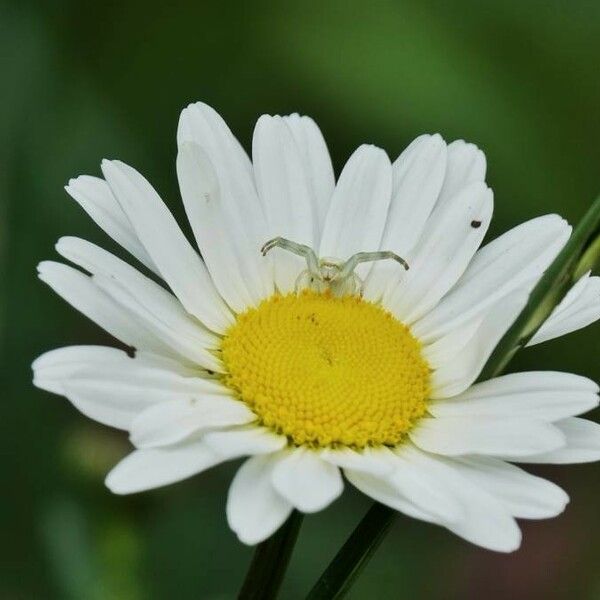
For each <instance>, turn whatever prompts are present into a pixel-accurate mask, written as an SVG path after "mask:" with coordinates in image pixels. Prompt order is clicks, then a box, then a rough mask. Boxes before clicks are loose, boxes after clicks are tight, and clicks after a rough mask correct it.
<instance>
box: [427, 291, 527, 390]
mask: <svg viewBox="0 0 600 600" xmlns="http://www.w3.org/2000/svg"><path fill="white" fill-rule="evenodd" d="M526 302H527V294H525V293H524V292H522V291H518V292H514V293H513V294H511V295H510V296H507V297H506V298H504V299H503V300H502V301H501V302H500V303H498V304H497V305H496V306H494V307H493V309H491V310H490V311H489V312H488V313H487V314H486V315H485V318H483V319H481V320H480V321H479V323H480V324H479V326H478V327H477V330H476V331H475V334H474V335H473V337H472V338H471V339H470V340H469V341H468V342H467V343H466V344H465V345H464V346H463V347H462V348H461V349H460V350H459V351H458V352H457V353H456V355H455V356H452V357H449V359H448V360H447V361H445V362H443V363H442V364H439V365H435V367H436V370H435V371H433V373H432V376H431V384H432V393H431V398H432V399H440V398H450V397H452V396H456V395H458V394H460V393H461V392H464V391H465V390H466V389H467V388H468V387H469V386H470V385H471V384H472V383H473V382H474V381H475V379H477V376H478V375H479V373H480V372H481V369H482V368H483V366H484V365H485V363H486V361H487V359H488V358H489V356H490V355H491V353H492V351H493V350H494V348H495V347H496V345H497V344H498V342H499V341H500V339H501V338H502V336H503V335H504V334H505V333H506V331H507V330H508V328H509V327H510V326H511V325H512V323H513V322H514V321H515V319H516V318H517V316H518V315H519V313H520V312H521V310H522V309H523V307H524V306H525V304H526ZM449 335H452V334H449Z"/></svg>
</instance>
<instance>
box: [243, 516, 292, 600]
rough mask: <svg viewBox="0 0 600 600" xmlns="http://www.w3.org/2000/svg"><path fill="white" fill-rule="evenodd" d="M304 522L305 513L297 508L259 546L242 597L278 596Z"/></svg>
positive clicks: (267, 598) (259, 599)
mask: <svg viewBox="0 0 600 600" xmlns="http://www.w3.org/2000/svg"><path fill="white" fill-rule="evenodd" d="M301 524H302V514H301V513H299V512H298V511H296V510H295V511H293V512H292V514H291V515H290V516H289V518H288V520H287V521H286V522H285V523H284V524H283V525H282V526H281V527H280V528H279V530H278V531H276V532H275V533H274V534H273V535H272V536H271V537H270V538H269V539H267V540H265V541H264V542H262V543H261V544H259V545H258V546H257V547H256V550H255V551H254V556H253V557H252V562H251V563H250V567H249V569H248V573H247V574H246V579H245V580H244V583H243V585H242V589H241V590H240V593H239V595H238V598H239V600H273V599H274V598H276V597H277V594H278V592H279V588H280V587H281V582H282V581H283V576H284V575H285V571H286V569H287V566H288V563H289V562H290V557H291V555H292V551H293V549H294V544H295V543H296V538H297V537H298V532H299V531H300V525H301Z"/></svg>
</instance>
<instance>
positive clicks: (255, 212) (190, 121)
mask: <svg viewBox="0 0 600 600" xmlns="http://www.w3.org/2000/svg"><path fill="white" fill-rule="evenodd" d="M185 142H193V143H194V144H197V145H198V146H200V148H202V150H203V151H204V152H205V153H206V155H207V156H208V159H209V160H210V163H211V165H212V166H213V168H214V170H215V172H216V175H217V180H218V183H219V199H220V202H221V207H222V213H223V227H225V228H224V229H222V230H221V229H220V230H219V231H218V232H217V233H216V235H218V236H220V239H221V240H225V239H226V240H231V243H232V244H235V248H236V252H237V253H238V254H239V256H240V257H243V261H244V263H243V265H244V268H245V269H247V270H248V272H249V273H252V274H254V275H253V277H254V276H255V275H257V276H258V277H257V279H253V280H252V286H257V288H256V289H259V290H260V296H261V297H265V296H268V295H270V294H271V293H272V292H273V276H272V266H271V261H270V260H265V259H264V258H263V257H262V256H261V254H260V248H261V246H262V245H263V244H264V243H265V242H266V241H267V239H268V233H267V221H266V218H265V215H264V211H263V207H262V205H261V203H260V200H259V198H258V194H257V193H256V188H255V186H254V179H253V173H252V164H251V163H250V159H249V158H248V155H247V154H246V152H245V151H244V149H243V148H242V146H241V145H240V143H239V142H238V141H237V139H236V138H235V136H234V135H233V134H232V133H231V130H230V129H229V127H227V124H226V123H225V121H223V119H222V118H221V117H220V116H219V115H218V113H217V112H216V111H215V110H213V109H212V108H211V107H210V106H208V105H207V104H204V103H203V102H196V103H195V104H190V105H189V106H188V107H187V108H186V109H185V110H183V112H182V113H181V117H180V119H179V126H178V129H177V143H178V145H179V146H180V147H181V145H182V144H184V143H185ZM220 245H221V244H220Z"/></svg>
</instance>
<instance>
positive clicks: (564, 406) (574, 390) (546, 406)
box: [427, 371, 598, 422]
mask: <svg viewBox="0 0 600 600" xmlns="http://www.w3.org/2000/svg"><path fill="white" fill-rule="evenodd" d="M596 406H598V386H597V385H596V383H594V382H593V381H591V380H590V379H587V378H586V377H581V376H579V375H572V374H571V373H559V372H553V371H537V372H529V373H511V374H510V375H503V376H501V377H496V378H494V379H490V380H488V381H484V382H482V383H476V384H475V385H473V386H471V387H470V388H469V389H468V390H466V391H465V392H463V393H462V394H459V395H458V396H454V397H452V398H449V399H446V400H440V401H438V402H432V403H431V404H429V406H428V407H427V409H428V411H429V412H430V413H431V414H432V415H433V416H435V417H453V416H456V417H460V416H472V417H478V416H481V417H501V418H503V417H520V418H523V419H537V420H542V421H548V422H553V421H558V420H560V419H564V418H566V417H571V416H573V415H577V414H581V413H584V412H587V411H588V410H591V409H592V408H594V407H596Z"/></svg>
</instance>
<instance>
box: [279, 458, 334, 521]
mask: <svg viewBox="0 0 600 600" xmlns="http://www.w3.org/2000/svg"><path fill="white" fill-rule="evenodd" d="M272 482H273V487H274V488H275V489H276V490H277V491H278V492H279V494H280V495H281V496H282V497H283V498H285V499H286V500H287V501H288V502H289V503H290V504H292V505H293V506H295V507H296V508H297V509H298V510H300V511H302V512H305V513H312V512H317V511H319V510H323V509H324V508H325V507H327V506H329V505H330V504H331V503H332V502H333V501H334V500H335V499H336V498H337V497H338V496H339V495H340V494H341V493H342V491H343V489H344V484H343V482H342V476H341V474H340V471H339V469H338V468H337V467H336V466H334V465H332V464H331V463H329V462H326V461H324V460H322V459H321V458H320V456H319V454H318V453H317V452H315V451H313V450H307V449H304V448H295V449H293V450H291V451H289V452H286V453H285V454H284V455H283V456H282V458H281V459H279V460H278V461H277V465H276V466H275V468H274V469H273V476H272Z"/></svg>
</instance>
